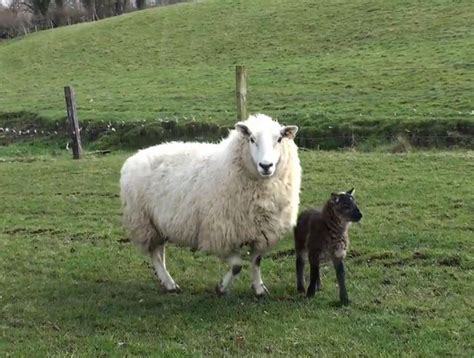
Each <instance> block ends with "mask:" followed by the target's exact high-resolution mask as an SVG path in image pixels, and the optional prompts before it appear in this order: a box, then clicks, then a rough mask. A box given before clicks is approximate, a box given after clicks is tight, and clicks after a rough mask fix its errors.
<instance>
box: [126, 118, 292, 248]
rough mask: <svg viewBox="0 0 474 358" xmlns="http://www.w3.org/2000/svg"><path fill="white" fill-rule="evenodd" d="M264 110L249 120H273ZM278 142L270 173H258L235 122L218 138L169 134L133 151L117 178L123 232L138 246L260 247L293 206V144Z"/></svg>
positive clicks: (285, 226) (287, 222)
mask: <svg viewBox="0 0 474 358" xmlns="http://www.w3.org/2000/svg"><path fill="white" fill-rule="evenodd" d="M266 118H268V120H269V121H267V120H264V119H262V118H260V119H259V118H258V117H251V118H250V119H249V120H248V122H249V125H250V127H252V126H253V127H255V126H265V125H277V124H276V122H273V121H272V120H271V119H270V118H269V117H266ZM257 120H259V122H258V123H256V121H257ZM270 122H271V123H270ZM280 148H281V157H280V161H279V163H278V166H277V170H276V172H275V174H274V175H273V176H272V177H271V178H261V177H259V175H258V173H257V171H256V168H255V165H254V164H253V162H252V159H251V154H250V150H249V144H248V140H247V139H246V138H245V137H244V136H242V135H241V134H240V133H238V132H237V131H236V130H233V131H231V132H230V134H229V136H228V137H227V138H226V139H224V140H222V141H221V142H220V143H218V144H209V143H182V142H173V143H168V144H162V145H157V146H154V147H150V148H148V149H145V150H141V151H139V152H138V153H137V154H135V155H133V156H132V157H130V158H129V159H127V161H126V162H125V164H124V165H123V167H122V171H121V180H120V186H121V198H122V205H123V210H124V224H125V226H126V228H127V229H128V231H129V237H130V240H131V241H133V242H135V243H137V244H139V245H140V246H142V248H143V249H145V250H148V249H149V248H150V245H155V244H156V243H161V242H164V241H166V240H167V241H168V242H172V243H175V244H177V245H180V246H187V247H191V248H193V249H199V250H203V251H205V252H208V253H212V254H215V255H217V256H221V257H228V256H229V255H231V254H232V253H235V252H238V250H239V249H240V247H242V245H249V246H250V247H252V248H253V250H255V251H256V252H262V253H263V252H265V251H266V250H267V249H269V248H271V247H272V246H273V245H275V244H276V243H277V242H278V240H280V239H281V238H282V237H283V235H284V233H285V232H287V231H288V230H290V229H291V228H292V227H293V226H294V225H295V224H296V218H297V212H298V205H299V192H300V182H301V167H300V163H299V158H298V152H297V147H296V145H295V144H294V142H293V140H291V139H286V138H285V139H284V140H283V141H282V143H281V146H280Z"/></svg>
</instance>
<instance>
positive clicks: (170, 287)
mask: <svg viewBox="0 0 474 358" xmlns="http://www.w3.org/2000/svg"><path fill="white" fill-rule="evenodd" d="M150 257H151V262H152V263H153V266H154V268H155V272H156V274H157V275H158V278H159V279H160V281H161V285H162V286H163V287H164V288H165V290H166V291H167V292H181V288H180V287H179V286H178V285H177V284H176V283H175V282H174V280H173V278H172V277H171V275H170V274H169V272H168V271H167V270H166V263H165V245H164V244H162V245H159V246H157V247H156V248H154V249H153V251H151V253H150Z"/></svg>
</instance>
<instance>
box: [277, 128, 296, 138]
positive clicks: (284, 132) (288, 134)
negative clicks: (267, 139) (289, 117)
mask: <svg viewBox="0 0 474 358" xmlns="http://www.w3.org/2000/svg"><path fill="white" fill-rule="evenodd" d="M296 133H298V127H297V126H285V127H283V128H282V129H281V130H280V134H281V136H282V137H285V138H288V139H293V138H295V137H296Z"/></svg>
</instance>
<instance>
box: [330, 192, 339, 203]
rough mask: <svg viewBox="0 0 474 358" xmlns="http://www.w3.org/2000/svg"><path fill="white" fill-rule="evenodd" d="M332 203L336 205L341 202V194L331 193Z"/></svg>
mask: <svg viewBox="0 0 474 358" xmlns="http://www.w3.org/2000/svg"><path fill="white" fill-rule="evenodd" d="M331 201H332V202H333V203H335V204H337V203H338V202H339V194H338V193H331Z"/></svg>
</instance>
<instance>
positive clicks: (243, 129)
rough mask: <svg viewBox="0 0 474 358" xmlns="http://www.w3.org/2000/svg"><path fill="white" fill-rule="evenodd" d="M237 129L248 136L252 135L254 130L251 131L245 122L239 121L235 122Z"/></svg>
mask: <svg viewBox="0 0 474 358" xmlns="http://www.w3.org/2000/svg"><path fill="white" fill-rule="evenodd" d="M235 129H237V130H238V131H239V132H240V133H241V134H242V135H244V136H246V137H250V136H251V135H252V132H251V131H250V129H249V127H247V125H246V124H244V123H243V122H238V123H236V124H235Z"/></svg>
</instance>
